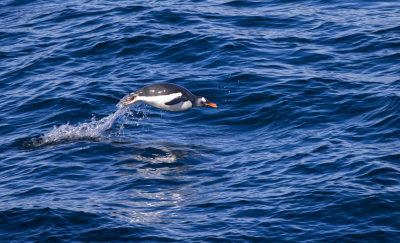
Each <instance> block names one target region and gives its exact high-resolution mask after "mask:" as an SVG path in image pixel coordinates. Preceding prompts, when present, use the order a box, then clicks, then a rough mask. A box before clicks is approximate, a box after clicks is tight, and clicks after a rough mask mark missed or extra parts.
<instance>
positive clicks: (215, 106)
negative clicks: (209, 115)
mask: <svg viewBox="0 0 400 243" xmlns="http://www.w3.org/2000/svg"><path fill="white" fill-rule="evenodd" d="M204 104H205V105H208V106H211V107H213V108H217V107H218V106H217V104H215V103H211V102H207V103H204Z"/></svg>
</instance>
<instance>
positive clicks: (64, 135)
mask: <svg viewBox="0 0 400 243" xmlns="http://www.w3.org/2000/svg"><path fill="white" fill-rule="evenodd" d="M121 100H124V99H121ZM117 108H118V109H117V111H115V112H114V113H112V114H110V115H108V116H106V117H103V118H102V119H100V120H98V121H96V119H95V118H92V121H91V122H84V123H80V124H78V125H77V126H73V125H70V124H69V122H68V123H67V124H65V125H61V126H59V127H56V126H54V128H53V129H52V130H51V131H49V132H47V133H45V134H43V135H41V136H40V138H38V139H36V141H32V143H33V144H32V145H33V146H41V145H45V144H51V143H57V142H61V141H65V140H80V139H99V138H102V137H104V136H105V132H106V131H107V130H108V129H110V128H111V127H112V125H113V124H114V122H115V121H116V120H117V119H118V118H120V117H124V116H125V115H133V113H132V112H131V111H130V110H129V108H128V107H127V106H124V105H122V104H121V101H120V102H119V103H118V104H117Z"/></svg>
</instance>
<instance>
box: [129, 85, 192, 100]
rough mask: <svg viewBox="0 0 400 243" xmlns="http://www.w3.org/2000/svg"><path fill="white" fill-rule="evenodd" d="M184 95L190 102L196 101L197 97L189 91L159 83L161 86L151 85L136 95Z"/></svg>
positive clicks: (136, 92)
mask: <svg viewBox="0 0 400 243" xmlns="http://www.w3.org/2000/svg"><path fill="white" fill-rule="evenodd" d="M179 92H180V93H182V96H184V97H185V98H187V99H188V100H191V101H194V100H195V99H196V96H195V95H194V94H192V93H191V92H190V91H189V90H187V89H185V88H183V87H181V86H179V85H176V84H169V83H159V84H150V85H147V86H145V87H143V88H141V89H138V90H136V91H135V92H133V93H135V94H136V95H139V96H158V95H169V94H173V93H179Z"/></svg>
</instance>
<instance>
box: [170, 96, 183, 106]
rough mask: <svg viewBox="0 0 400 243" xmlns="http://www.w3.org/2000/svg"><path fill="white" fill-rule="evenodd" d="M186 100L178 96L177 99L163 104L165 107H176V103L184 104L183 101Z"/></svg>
mask: <svg viewBox="0 0 400 243" xmlns="http://www.w3.org/2000/svg"><path fill="white" fill-rule="evenodd" d="M187 100H188V99H186V98H185V97H183V96H180V97H177V98H175V99H173V100H171V101H168V102H166V103H165V104H166V105H176V104H178V103H180V102H185V101H187Z"/></svg>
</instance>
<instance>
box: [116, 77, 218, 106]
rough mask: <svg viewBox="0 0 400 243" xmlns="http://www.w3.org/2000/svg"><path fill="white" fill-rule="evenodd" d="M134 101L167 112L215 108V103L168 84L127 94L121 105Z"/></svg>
mask: <svg viewBox="0 0 400 243" xmlns="http://www.w3.org/2000/svg"><path fill="white" fill-rule="evenodd" d="M136 101H144V102H146V103H147V104H149V105H152V106H154V107H157V108H160V109H163V110H167V111H184V110H187V109H189V108H191V107H198V106H206V105H208V106H211V107H214V108H217V105H216V104H215V103H212V102H210V101H208V100H207V99H206V98H204V97H200V96H196V95H194V94H192V93H191V92H190V91H189V90H187V89H185V88H183V87H181V86H178V85H175V84H168V83H160V84H151V85H148V86H145V87H143V88H141V89H139V90H136V91H134V92H132V93H130V94H129V96H128V98H126V99H125V100H124V102H123V104H124V105H130V104H132V103H135V102H136Z"/></svg>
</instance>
